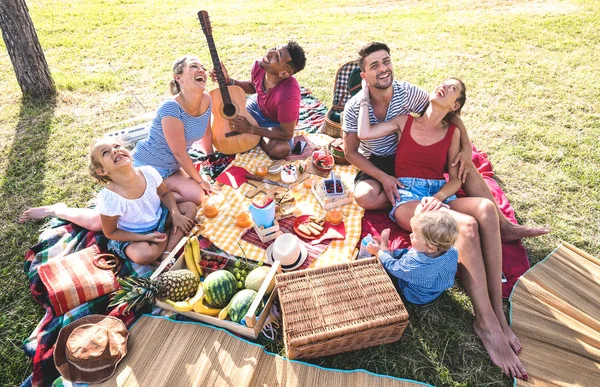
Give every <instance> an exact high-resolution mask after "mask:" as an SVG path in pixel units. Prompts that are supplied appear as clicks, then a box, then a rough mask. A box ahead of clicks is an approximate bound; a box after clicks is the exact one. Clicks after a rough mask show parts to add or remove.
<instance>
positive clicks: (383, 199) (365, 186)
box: [354, 180, 392, 210]
mask: <svg viewBox="0 0 600 387" xmlns="http://www.w3.org/2000/svg"><path fill="white" fill-rule="evenodd" d="M354 199H355V200H356V204H358V205H359V206H361V207H362V208H364V209H365V210H386V209H391V208H392V205H391V203H390V201H389V200H388V198H387V196H386V195H385V192H384V191H383V187H382V186H381V183H379V181H377V180H363V181H360V182H358V183H357V184H356V185H355V186H354Z"/></svg>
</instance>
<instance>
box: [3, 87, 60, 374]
mask: <svg viewBox="0 0 600 387" xmlns="http://www.w3.org/2000/svg"><path fill="white" fill-rule="evenodd" d="M55 108H56V96H54V97H52V98H50V99H48V100H46V101H43V102H40V101H34V100H29V99H23V100H22V101H21V110H20V112H19V121H18V123H17V125H16V127H15V133H14V140H13V143H12V145H11V148H10V150H8V151H7V152H6V155H7V157H6V159H5V163H6V166H7V167H6V170H5V173H4V176H2V181H1V183H0V214H1V217H2V218H1V220H2V224H0V246H2V251H1V252H0V260H1V261H2V270H1V271H0V289H2V291H0V364H5V365H6V366H7V367H8V369H4V371H3V372H2V373H1V374H2V375H1V376H0V385H17V384H20V383H21V382H22V381H23V380H24V379H25V378H26V377H27V376H28V374H29V373H30V372H31V362H30V361H29V359H28V358H27V357H26V356H25V354H24V352H23V350H22V348H21V345H22V343H23V340H24V339H25V338H27V337H28V336H29V335H30V334H31V332H32V331H33V330H34V329H35V326H36V325H37V323H38V321H39V320H40V319H41V318H42V316H43V311H42V309H41V308H40V307H39V306H38V305H37V304H35V302H34V301H33V298H32V297H31V294H30V292H29V283H28V280H27V276H26V275H25V273H24V271H23V257H24V256H25V253H26V252H27V249H28V248H29V247H30V246H32V245H33V244H34V243H35V242H36V240H37V234H38V226H39V224H38V225H35V224H27V225H19V224H18V223H17V218H18V216H19V214H20V212H21V211H23V210H24V209H25V208H26V207H30V206H38V205H40V203H41V202H42V200H43V195H44V185H43V184H44V183H43V182H44V176H45V171H46V157H47V147H48V142H49V137H50V132H51V129H52V122H53V118H54V110H55ZM15 359H21V361H15Z"/></svg>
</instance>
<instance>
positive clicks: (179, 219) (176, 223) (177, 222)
mask: <svg viewBox="0 0 600 387" xmlns="http://www.w3.org/2000/svg"><path fill="white" fill-rule="evenodd" d="M172 222H173V234H175V233H176V232H177V230H178V229H179V230H181V231H183V233H184V234H187V233H188V232H190V230H191V229H192V227H194V223H195V221H194V219H190V218H188V217H187V216H185V215H183V214H182V213H181V212H177V213H175V214H173V216H172Z"/></svg>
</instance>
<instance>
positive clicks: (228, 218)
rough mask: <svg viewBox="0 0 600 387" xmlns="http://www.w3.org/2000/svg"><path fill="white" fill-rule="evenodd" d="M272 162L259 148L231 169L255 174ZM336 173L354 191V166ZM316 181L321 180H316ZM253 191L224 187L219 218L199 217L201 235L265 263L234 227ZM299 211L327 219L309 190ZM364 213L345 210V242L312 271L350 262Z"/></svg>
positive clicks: (318, 139)
mask: <svg viewBox="0 0 600 387" xmlns="http://www.w3.org/2000/svg"><path fill="white" fill-rule="evenodd" d="M297 134H298V135H304V136H306V137H308V139H309V140H310V141H311V142H313V143H314V144H316V145H321V146H324V145H326V144H327V143H329V142H330V141H331V138H330V137H329V136H325V135H323V134H319V133H313V134H308V133H306V132H304V131H301V132H299V133H298V132H297ZM269 162H272V161H271V160H270V159H269V157H268V156H267V154H266V153H265V152H264V151H263V150H262V149H260V148H259V147H257V148H254V149H252V150H250V151H248V152H246V153H243V154H238V155H236V157H235V160H234V161H233V163H232V165H236V166H239V167H243V168H245V169H246V170H248V171H253V170H254V169H255V166H256V165H257V164H259V163H269ZM334 171H335V174H336V176H337V177H338V178H341V179H342V181H343V182H344V184H345V185H346V186H347V187H348V188H349V189H352V187H353V186H354V183H353V181H354V176H355V175H356V168H354V167H353V166H351V165H336V166H335V167H334ZM313 177H314V178H317V179H322V178H320V177H317V176H313ZM251 189H253V187H251V186H250V185H249V184H243V185H242V186H241V187H239V188H238V189H237V190H236V189H234V188H232V187H230V186H228V185H224V186H223V188H222V190H221V193H220V194H221V195H222V196H223V198H225V199H224V200H223V201H222V202H221V204H220V205H219V215H218V216H217V217H215V218H206V217H205V216H203V215H201V216H200V223H201V225H202V226H201V234H202V236H204V237H206V238H208V239H210V241H211V242H212V243H213V244H214V245H216V246H217V247H219V248H220V249H222V250H223V251H225V252H227V253H229V254H232V255H236V256H246V257H247V258H248V259H252V260H254V261H262V260H264V258H265V250H264V249H263V248H261V247H259V246H257V245H256V244H253V243H250V242H248V241H246V240H243V239H242V236H243V235H244V234H245V233H246V232H247V230H246V229H242V228H239V227H236V226H235V216H236V215H237V214H238V213H240V212H242V211H247V210H248V207H249V205H250V202H251V200H250V199H248V198H247V197H246V196H245V193H246V192H248V191H250V190H251ZM296 209H297V211H298V212H299V213H298V215H305V214H310V215H317V216H322V215H325V211H324V210H323V208H322V207H321V205H320V204H319V202H318V201H317V199H316V198H315V197H314V195H313V194H312V193H311V192H310V189H309V188H304V187H303V188H302V198H301V199H300V201H299V203H298V204H297V205H296ZM363 212H364V210H363V209H362V208H361V207H359V206H358V205H357V204H356V203H355V202H353V203H351V204H347V205H345V206H343V207H342V214H343V216H344V224H345V226H346V239H345V240H335V241H332V242H331V244H330V245H329V247H328V248H327V249H326V250H325V251H324V253H323V254H322V255H321V256H320V257H319V258H318V259H316V260H315V261H313V262H312V264H311V266H310V267H322V266H330V265H334V264H337V263H342V262H348V261H350V259H351V257H352V253H353V251H354V248H355V247H356V244H357V243H358V241H359V237H360V228H361V218H362V215H363Z"/></svg>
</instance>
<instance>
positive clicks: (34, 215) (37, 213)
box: [19, 203, 67, 223]
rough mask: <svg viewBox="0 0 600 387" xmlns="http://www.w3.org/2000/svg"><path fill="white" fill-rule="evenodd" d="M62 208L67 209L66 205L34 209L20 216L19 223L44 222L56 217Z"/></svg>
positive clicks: (59, 204)
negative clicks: (50, 217) (46, 219)
mask: <svg viewBox="0 0 600 387" xmlns="http://www.w3.org/2000/svg"><path fill="white" fill-rule="evenodd" d="M60 208H67V205H66V204H65V203H56V204H53V205H51V206H42V207H33V208H30V209H28V210H26V211H23V213H22V214H21V216H19V223H25V222H28V221H30V220H42V219H44V218H47V217H49V216H56V210H58V209H60Z"/></svg>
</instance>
